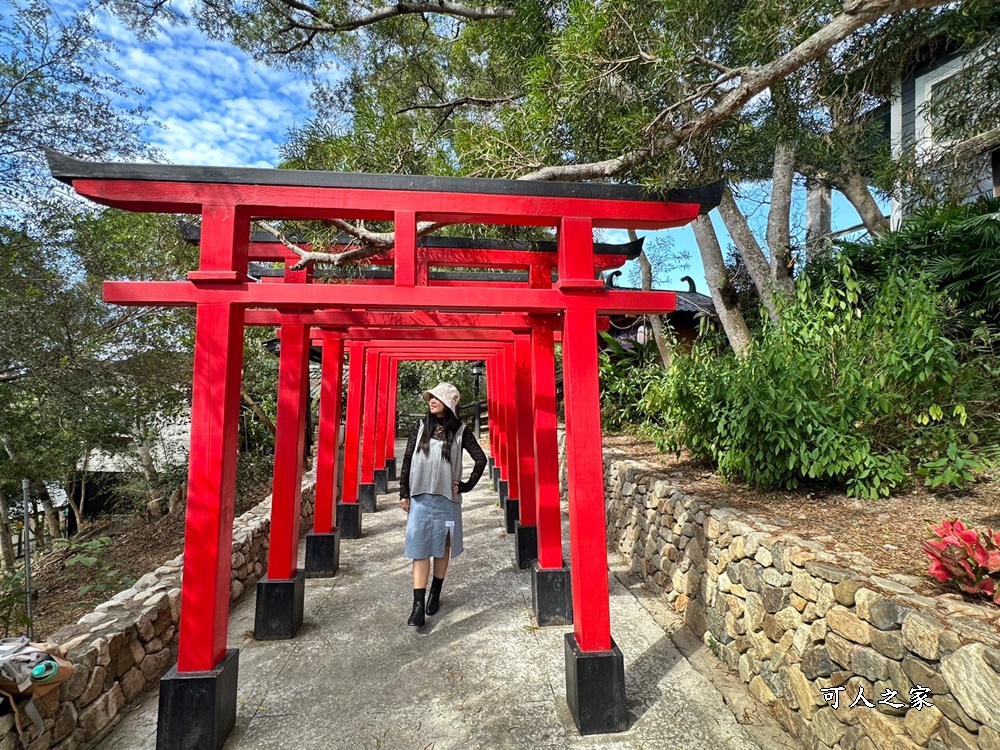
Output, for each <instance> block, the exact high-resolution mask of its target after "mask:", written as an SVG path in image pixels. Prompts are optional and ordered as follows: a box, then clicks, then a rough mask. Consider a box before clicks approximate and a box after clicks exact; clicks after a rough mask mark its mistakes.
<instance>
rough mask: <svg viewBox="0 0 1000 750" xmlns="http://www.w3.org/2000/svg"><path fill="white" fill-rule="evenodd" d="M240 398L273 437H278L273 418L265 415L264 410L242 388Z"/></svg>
mask: <svg viewBox="0 0 1000 750" xmlns="http://www.w3.org/2000/svg"><path fill="white" fill-rule="evenodd" d="M240 398H241V399H243V403H244V404H246V405H247V406H249V407H250V411H252V412H253V413H254V415H255V416H256V417H257V419H259V420H260V421H261V422H263V423H264V425H265V426H266V427H267V429H268V432H270V433H271V436H272V437H277V435H278V428H277V427H275V426H274V422H272V421H271V418H270V417H269V416H267V414H265V413H264V410H263V409H261V408H260V407H259V406H257V402H256V401H254V400H253V399H252V398H250V396H249V395H248V394H247V392H246V391H244V390H243V389H242V388H241V389H240Z"/></svg>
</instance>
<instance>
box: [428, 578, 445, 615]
mask: <svg viewBox="0 0 1000 750" xmlns="http://www.w3.org/2000/svg"><path fill="white" fill-rule="evenodd" d="M443 583H444V579H443V578H435V579H433V580H432V581H431V595H430V596H429V597H427V614H429V615H436V614H437V611H438V610H439V609H441V585H442V584H443Z"/></svg>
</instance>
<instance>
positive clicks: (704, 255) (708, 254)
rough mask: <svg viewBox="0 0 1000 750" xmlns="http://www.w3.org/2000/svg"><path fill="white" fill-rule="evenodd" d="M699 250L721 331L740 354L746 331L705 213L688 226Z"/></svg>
mask: <svg viewBox="0 0 1000 750" xmlns="http://www.w3.org/2000/svg"><path fill="white" fill-rule="evenodd" d="M691 226H692V227H693V228H694V236H695V239H696V240H697V241H698V250H699V251H700V252H701V262H702V264H703V265H704V266H705V280H706V281H708V289H709V292H710V293H711V295H712V302H714V303H715V312H716V314H717V315H718V316H719V320H720V321H721V322H722V330H724V331H725V332H726V338H728V339H729V345H730V346H732V347H733V350H734V351H735V352H736V353H737V354H742V353H743V352H744V351H746V349H747V347H749V346H750V342H751V338H750V331H749V329H747V324H746V321H745V320H743V313H742V312H740V308H739V305H738V304H737V299H736V289H734V288H733V285H732V282H731V281H730V280H729V276H728V274H727V272H726V263H725V261H724V260H723V259H722V248H720V247H719V238H718V237H717V236H716V234H715V227H713V226H712V220H711V219H710V218H708V217H707V216H699V217H698V218H697V219H695V220H694V222H693V223H692V225H691Z"/></svg>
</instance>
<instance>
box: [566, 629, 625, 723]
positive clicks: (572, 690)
mask: <svg viewBox="0 0 1000 750" xmlns="http://www.w3.org/2000/svg"><path fill="white" fill-rule="evenodd" d="M565 645H566V703H568V704H569V712H570V713H571V714H572V715H573V721H574V722H575V723H576V728H577V729H579V730H580V734H608V733H610V732H624V731H625V730H626V729H628V713H627V711H626V707H625V657H624V656H622V652H621V650H620V649H619V648H618V644H616V643H615V641H614V639H612V640H611V650H610V651H581V650H580V647H579V645H577V642H576V636H575V635H573V634H572V633H567V634H566V641H565Z"/></svg>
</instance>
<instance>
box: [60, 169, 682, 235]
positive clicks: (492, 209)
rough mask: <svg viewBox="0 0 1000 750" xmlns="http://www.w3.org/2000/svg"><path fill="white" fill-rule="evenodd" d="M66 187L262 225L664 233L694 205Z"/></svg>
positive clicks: (191, 186) (152, 209)
mask: <svg viewBox="0 0 1000 750" xmlns="http://www.w3.org/2000/svg"><path fill="white" fill-rule="evenodd" d="M73 187H74V189H75V190H76V192H77V193H79V194H80V195H82V196H84V197H86V198H90V199H91V200H93V201H95V202H96V203H100V204H102V205H105V206H113V207H115V208H120V209H122V210H125V211H143V212H147V213H171V214H177V213H182V214H191V213H201V210H202V208H201V207H202V206H203V205H226V206H232V207H236V206H238V207H240V209H241V210H243V211H246V212H247V214H248V215H250V216H252V217H254V218H269V219H365V220H372V221H393V220H394V219H395V214H396V213H397V212H413V213H414V215H415V218H416V220H418V221H434V222H443V223H446V224H507V225H520V226H552V227H554V226H558V224H559V222H560V220H561V219H562V217H564V216H573V217H584V218H588V219H590V220H592V222H593V225H594V226H595V227H601V228H614V229H667V228H670V227H676V226H683V225H684V224H687V223H689V222H691V221H692V220H694V219H695V218H696V217H697V216H698V213H699V211H700V210H701V206H700V205H699V204H696V203H660V202H658V201H634V200H610V199H600V198H573V197H563V196H558V197H555V196H540V195H497V194H488V193H452V192H440V193H439V192H432V191H428V192H417V191H409V190H370V189H345V188H331V187H305V186H292V185H239V184H219V183H191V182H157V181H152V180H150V181H140V180H101V179H74V180H73ZM591 241H592V240H591Z"/></svg>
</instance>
